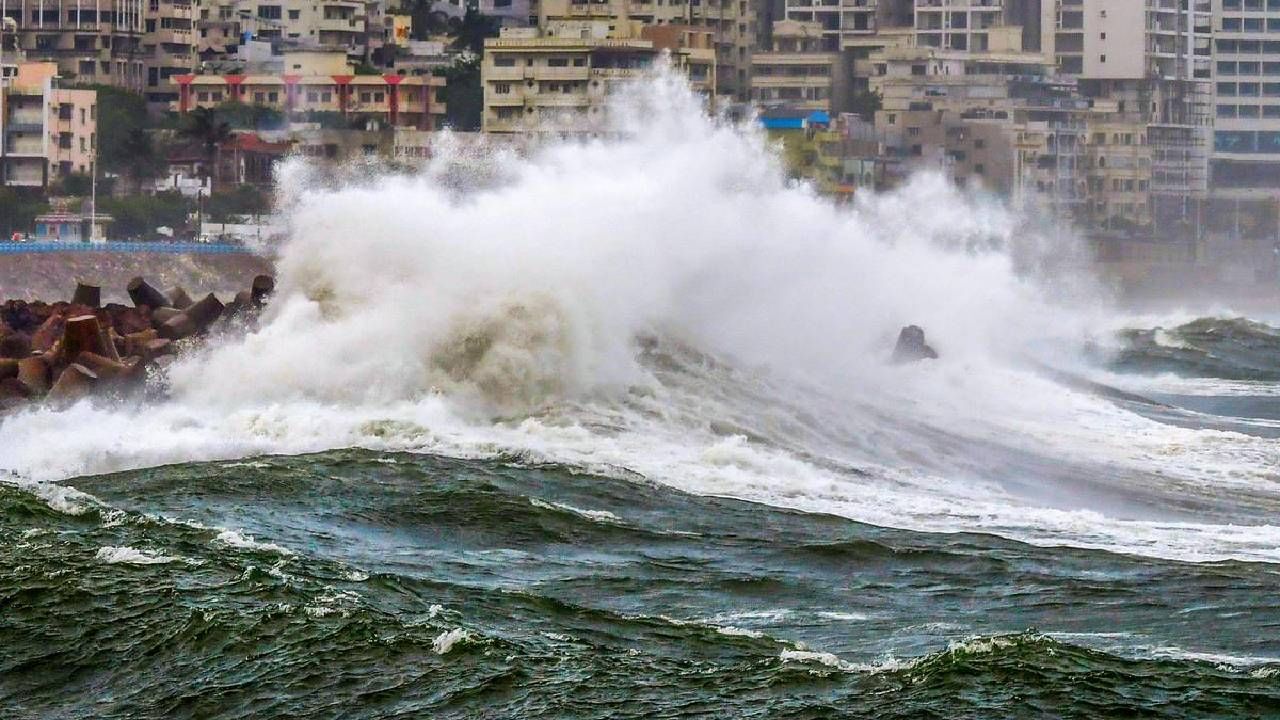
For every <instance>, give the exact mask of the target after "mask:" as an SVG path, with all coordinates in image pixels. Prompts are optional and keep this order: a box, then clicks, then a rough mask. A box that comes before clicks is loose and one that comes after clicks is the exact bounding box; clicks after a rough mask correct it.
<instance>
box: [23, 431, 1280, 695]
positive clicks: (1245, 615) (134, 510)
mask: <svg viewBox="0 0 1280 720" xmlns="http://www.w3.org/2000/svg"><path fill="white" fill-rule="evenodd" d="M76 485H77V487H79V488H80V489H81V490H83V491H85V492H89V493H92V494H93V495H94V496H96V497H97V498H99V499H100V500H101V501H102V503H104V504H103V505H102V506H101V507H98V508H97V509H90V510H88V511H86V512H83V513H82V514H79V515H68V514H63V513H58V512H55V511H53V510H51V509H50V508H49V506H48V505H47V504H45V503H44V502H42V501H40V500H38V499H37V498H35V497H33V496H32V495H30V494H27V493H25V492H23V491H19V490H16V489H11V488H0V610H2V612H0V707H3V708H4V712H3V715H4V717H6V718H15V719H19V718H52V717H103V718H170V717H192V718H196V717H219V718H292V717H318V718H391V717H404V718H408V717H456V718H473V717H474V718H484V717H490V718H498V717H545V718H561V717H564V718H611V717H637V718H639V717H712V716H719V717H760V718H766V717H767V718H775V717H797V718H800V717H803V718H818V717H877V718H882V717H893V718H897V717H901V718H919V717H937V718H991V717H1080V718H1093V717H1168V718H1206V717H1259V718H1260V717H1274V716H1278V715H1280V674H1278V673H1280V663H1269V664H1268V663H1259V662H1256V661H1255V662H1252V663H1250V664H1247V665H1242V664H1240V660H1239V659H1238V658H1240V657H1255V658H1256V657H1272V658H1275V657H1280V607H1278V604H1277V602H1276V589H1277V587H1278V586H1280V572H1278V571H1277V568H1276V567H1274V566H1269V565H1265V564H1248V563H1238V562H1223V563H1210V564H1188V563H1175V562H1163V561H1154V560H1151V559H1146V558H1129V557H1124V556H1119V555H1114V554H1109V553H1104V552H1091V551H1081V550H1072V549H1066V548H1059V549H1051V548H1037V547H1032V546H1028V545H1023V544H1019V543H1015V542H1010V541H1005V540H1000V539H998V538H994V537H989V536H978V535H964V534H949V535H931V534H921V533H911V532H905V531H893V530H885V529H880V528H875V527H869V526H865V525H859V524H856V523H852V522H849V521H845V520H841V519H838V518H834V517H825V516H820V515H811V514H800V513H793V512H787V511H782V510H776V509H771V508H768V507H763V506H758V505H752V504H748V503H743V502H737V501H731V500H723V499H715V498H700V497H694V496H689V495H684V494H681V493H679V492H676V491H673V490H670V489H666V488H662V487H658V486H655V485H652V484H649V483H646V482H643V481H633V480H626V479H613V478H604V477H598V476H592V475H587V474H581V473H577V472H574V471H573V470H572V469H569V468H563V467H556V466H550V467H529V466H526V465H521V464H517V463H513V462H506V461H501V460H492V461H464V460H451V459H445V458H440V457H431V456H420V455H408V454H383V453H374V452H368V451H359V450H347V451H339V452H329V453H324V454H319V455H309V456H299V457H266V458H260V459H258V460H255V461H252V462H247V463H245V462H233V463H212V464H190V465H178V466H172V467H163V468H156V469H152V470H144V471H137V472H130V473H125V474H118V475H108V476H100V477H94V478H83V479H81V480H79V481H77V483H76ZM584 511H590V513H587V512H584ZM605 513H608V514H607V515H606V514H605ZM219 528H235V529H236V530H237V531H238V532H237V534H235V535H232V534H228V533H225V532H224V531H223V530H220V529H219ZM250 537H251V538H252V539H253V541H254V542H252V543H250V542H247V540H248V538H250ZM104 548H105V549H104ZM118 548H130V549H132V551H136V552H129V551H124V550H115V549H118ZM125 553H128V555H127V556H126V555H125ZM117 555H118V557H117ZM119 560H124V561H123V562H121V561H119ZM130 560H132V561H130ZM160 560H162V561H163V562H157V561H160ZM139 561H140V562H142V563H148V564H140V562H139ZM451 634H452V636H454V637H456V638H457V639H456V640H454V641H453V642H451V643H450V642H448V641H449V640H450V637H451ZM1187 652H1200V653H1205V655H1203V656H1200V657H1199V658H1195V657H1188V656H1187ZM1214 654H1221V655H1229V656H1233V657H1236V658H1237V659H1236V660H1234V661H1233V660H1232V659H1231V658H1219V657H1214Z"/></svg>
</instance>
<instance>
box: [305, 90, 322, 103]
mask: <svg viewBox="0 0 1280 720" xmlns="http://www.w3.org/2000/svg"><path fill="white" fill-rule="evenodd" d="M307 102H309V103H317V102H320V93H317V92H308V93H307Z"/></svg>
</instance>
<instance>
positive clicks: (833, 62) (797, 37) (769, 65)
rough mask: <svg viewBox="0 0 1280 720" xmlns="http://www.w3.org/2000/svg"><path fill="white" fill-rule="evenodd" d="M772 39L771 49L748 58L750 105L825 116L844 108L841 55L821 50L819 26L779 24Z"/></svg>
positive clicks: (822, 42) (844, 76)
mask: <svg viewBox="0 0 1280 720" xmlns="http://www.w3.org/2000/svg"><path fill="white" fill-rule="evenodd" d="M771 35H772V47H771V48H770V49H769V50H766V51H757V52H755V53H753V54H752V56H751V102H752V103H753V104H754V105H755V106H756V107H761V108H769V107H776V106H783V105H790V106H794V107H797V108H800V109H804V110H823V111H826V112H831V111H832V110H836V109H840V108H841V107H843V105H844V102H845V98H844V89H845V81H846V80H847V79H848V74H847V73H846V72H844V70H843V65H842V63H841V55H840V53H839V52H835V51H829V50H824V47H825V42H824V39H823V30H822V26H821V25H819V24H818V23H814V22H800V21H798V20H781V21H779V22H775V23H774V24H773V32H772V34H771Z"/></svg>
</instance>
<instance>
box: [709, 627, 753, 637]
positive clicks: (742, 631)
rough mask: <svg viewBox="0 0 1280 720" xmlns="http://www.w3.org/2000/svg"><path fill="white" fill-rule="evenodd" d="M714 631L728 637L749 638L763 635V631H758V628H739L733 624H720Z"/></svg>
mask: <svg viewBox="0 0 1280 720" xmlns="http://www.w3.org/2000/svg"><path fill="white" fill-rule="evenodd" d="M716 632H718V633H720V634H721V635H728V636H730V637H749V638H762V637H764V633H762V632H760V631H759V630H752V629H750V628H740V627H736V626H733V625H722V626H720V627H717V628H716Z"/></svg>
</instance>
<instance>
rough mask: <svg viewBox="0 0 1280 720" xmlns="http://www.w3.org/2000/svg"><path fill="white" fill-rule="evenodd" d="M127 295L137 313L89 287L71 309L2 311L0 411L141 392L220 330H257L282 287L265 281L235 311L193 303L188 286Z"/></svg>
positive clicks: (15, 306) (1, 307)
mask: <svg viewBox="0 0 1280 720" xmlns="http://www.w3.org/2000/svg"><path fill="white" fill-rule="evenodd" d="M126 290H127V291H128V294H129V299H130V300H131V301H132V303H133V305H132V306H128V305H121V304H116V303H111V304H107V305H101V304H100V298H101V296H102V291H101V288H99V287H97V286H95V285H90V284H87V283H83V282H82V283H79V284H77V286H76V289H75V292H74V294H73V295H72V300H71V302H56V303H44V302H26V301H23V300H9V301H8V302H5V303H4V304H0V412H4V411H8V410H12V409H14V408H17V407H22V406H24V405H26V404H28V403H31V402H37V401H45V402H49V403H54V404H66V403H72V402H75V401H76V400H80V399H81V398H84V397H88V396H90V395H98V394H104V393H116V394H124V393H128V392H131V391H136V390H137V389H138V388H141V387H142V386H143V384H144V381H145V379H146V378H147V376H148V374H149V373H148V370H149V369H152V368H163V367H165V366H166V365H168V364H169V363H170V362H172V361H173V358H174V356H175V354H176V353H177V352H178V350H179V348H180V347H181V346H183V345H184V344H186V345H189V344H191V343H195V342H198V341H199V338H201V337H203V336H204V335H206V334H207V333H208V332H209V331H210V330H212V329H214V328H216V327H217V325H218V324H220V323H224V324H225V323H231V322H243V323H245V324H250V325H251V324H253V323H255V322H256V320H257V316H258V314H259V312H260V311H261V309H262V307H263V305H264V304H265V303H266V301H267V299H268V298H269V297H270V296H271V293H272V292H273V291H274V290H275V280H274V279H273V278H272V277H271V276H270V275H259V276H257V277H255V278H254V279H253V283H252V285H251V287H250V288H249V289H248V290H244V291H242V292H240V293H238V294H237V295H236V296H235V299H234V300H232V301H231V302H230V303H227V304H223V303H222V302H221V301H220V300H218V298H217V297H215V296H214V295H213V293H209V294H208V295H205V296H204V297H203V298H200V299H199V300H193V299H192V297H191V296H190V295H189V294H188V293H187V291H186V290H185V289H183V288H181V287H175V288H172V289H170V290H169V291H168V292H161V291H160V290H157V289H156V288H155V287H153V286H152V285H151V284H149V283H148V282H147V281H146V280H145V279H144V278H141V277H136V278H133V279H132V280H131V281H129V284H128V287H127V288H126Z"/></svg>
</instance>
